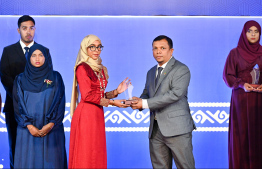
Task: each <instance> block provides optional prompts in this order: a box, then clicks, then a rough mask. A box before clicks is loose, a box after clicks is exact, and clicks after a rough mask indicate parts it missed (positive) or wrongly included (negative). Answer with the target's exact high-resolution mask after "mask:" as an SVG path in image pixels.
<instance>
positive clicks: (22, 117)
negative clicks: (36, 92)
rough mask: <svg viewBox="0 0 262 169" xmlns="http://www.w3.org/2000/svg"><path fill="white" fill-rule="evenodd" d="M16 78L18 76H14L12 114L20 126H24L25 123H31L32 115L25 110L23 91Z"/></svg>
mask: <svg viewBox="0 0 262 169" xmlns="http://www.w3.org/2000/svg"><path fill="white" fill-rule="evenodd" d="M17 79H18V77H16V79H15V81H14V86H13V105H14V114H15V119H16V121H17V123H18V125H19V126H21V127H26V126H27V125H30V124H33V122H34V120H33V117H31V116H30V115H28V113H27V111H26V107H25V104H24V102H23V91H22V90H21V88H20V87H19V85H18V84H17Z"/></svg>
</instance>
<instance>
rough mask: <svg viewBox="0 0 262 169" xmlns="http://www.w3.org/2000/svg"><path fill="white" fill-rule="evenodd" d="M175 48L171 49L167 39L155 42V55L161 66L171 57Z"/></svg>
mask: <svg viewBox="0 0 262 169" xmlns="http://www.w3.org/2000/svg"><path fill="white" fill-rule="evenodd" d="M173 51H174V49H173V48H172V49H170V48H169V46H168V42H167V40H165V39H162V40H159V41H155V42H153V56H154V58H155V59H156V61H157V62H158V64H159V65H160V66H162V65H163V64H165V63H166V62H167V61H169V59H170V58H171V56H172V54H173Z"/></svg>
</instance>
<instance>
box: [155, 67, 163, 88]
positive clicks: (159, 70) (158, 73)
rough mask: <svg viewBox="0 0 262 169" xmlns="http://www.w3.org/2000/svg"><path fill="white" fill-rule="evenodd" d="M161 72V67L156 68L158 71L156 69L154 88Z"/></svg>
mask: <svg viewBox="0 0 262 169" xmlns="http://www.w3.org/2000/svg"><path fill="white" fill-rule="evenodd" d="M162 70H163V68H162V67H158V69H157V77H156V81H155V86H156V85H157V82H158V80H159V79H160V75H161V71H162Z"/></svg>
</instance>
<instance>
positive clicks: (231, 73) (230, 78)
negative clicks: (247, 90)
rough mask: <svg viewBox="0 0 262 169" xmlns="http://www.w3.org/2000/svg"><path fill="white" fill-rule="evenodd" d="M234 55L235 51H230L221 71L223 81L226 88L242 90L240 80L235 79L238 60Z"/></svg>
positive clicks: (242, 83) (242, 84)
mask: <svg viewBox="0 0 262 169" xmlns="http://www.w3.org/2000/svg"><path fill="white" fill-rule="evenodd" d="M236 55H237V51H236V49H233V50H231V51H230V53H229V55H228V57H227V60H226V63H225V67H224V71H223V79H224V81H225V83H226V84H227V86H228V87H230V88H233V89H237V88H239V87H240V88H243V86H244V84H245V82H243V81H242V79H241V78H238V77H237V69H238V59H237V56H236Z"/></svg>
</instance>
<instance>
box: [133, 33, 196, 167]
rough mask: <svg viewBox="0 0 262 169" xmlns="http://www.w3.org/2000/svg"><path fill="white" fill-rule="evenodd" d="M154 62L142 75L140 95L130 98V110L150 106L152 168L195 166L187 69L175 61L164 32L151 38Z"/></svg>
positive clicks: (169, 40) (170, 45)
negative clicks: (173, 164) (152, 39)
mask: <svg viewBox="0 0 262 169" xmlns="http://www.w3.org/2000/svg"><path fill="white" fill-rule="evenodd" d="M152 46H153V56H154V58H155V60H156V61H157V62H158V65H156V66H154V67H152V68H151V69H150V70H149V71H148V73H147V78H146V84H145V88H144V91H143V93H142V95H141V96H140V98H137V97H133V99H135V101H133V103H132V105H131V107H132V108H133V109H140V110H141V109H144V108H149V109H150V127H149V146H150V147H149V148H150V157H151V162H152V165H153V168H170V169H171V168H172V157H173V158H174V161H175V164H176V166H177V168H195V160H194V156H193V145H192V131H193V130H194V129H195V124H194V122H193V119H192V116H191V114H190V109H189V105H188V100H187V91H188V86H189V81H190V71H189V69H188V67H187V66H186V65H184V64H183V63H181V62H179V61H178V60H176V59H175V58H174V57H173V56H172V54H173V51H174V49H173V42H172V40H171V39H170V38H169V37H167V36H164V35H160V36H158V37H156V38H155V39H154V41H153V44H152Z"/></svg>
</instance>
